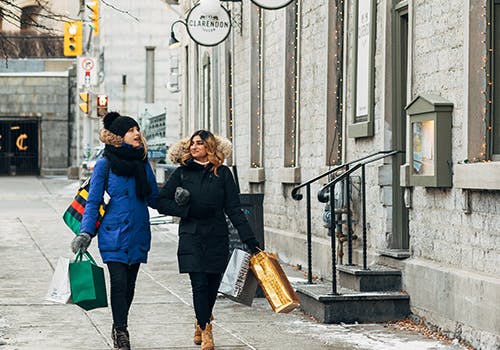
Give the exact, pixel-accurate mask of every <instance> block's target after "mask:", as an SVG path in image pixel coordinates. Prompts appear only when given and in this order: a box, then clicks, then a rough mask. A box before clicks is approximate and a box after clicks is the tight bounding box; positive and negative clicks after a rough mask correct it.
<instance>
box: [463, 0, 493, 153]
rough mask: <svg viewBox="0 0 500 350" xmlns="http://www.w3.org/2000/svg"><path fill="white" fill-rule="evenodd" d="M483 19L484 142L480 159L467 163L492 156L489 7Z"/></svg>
mask: <svg viewBox="0 0 500 350" xmlns="http://www.w3.org/2000/svg"><path fill="white" fill-rule="evenodd" d="M482 17H483V18H484V23H485V30H484V31H483V32H481V35H482V36H483V40H482V41H481V42H482V43H483V44H484V46H485V50H486V52H485V54H484V55H483V56H482V66H481V70H482V71H483V72H484V74H485V78H486V81H485V87H484V89H483V90H481V93H482V94H483V95H484V101H485V104H484V107H483V115H482V121H483V125H484V133H483V140H482V142H481V150H480V152H479V157H474V158H472V159H468V160H467V162H486V161H488V160H489V158H490V155H491V141H492V140H491V134H492V132H493V125H492V117H491V113H492V108H493V98H492V96H493V81H492V68H493V67H492V63H493V47H492V40H491V34H492V32H491V30H492V26H491V20H492V19H491V11H489V9H488V6H486V5H483V13H482Z"/></svg>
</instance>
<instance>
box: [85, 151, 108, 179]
mask: <svg viewBox="0 0 500 350" xmlns="http://www.w3.org/2000/svg"><path fill="white" fill-rule="evenodd" d="M103 153H104V147H96V148H95V149H94V152H92V154H91V155H90V157H89V159H88V160H84V161H83V162H82V165H81V171H80V178H81V179H86V178H88V177H90V175H92V172H93V171H94V167H95V163H96V162H97V161H98V160H99V158H101V157H102V154H103Z"/></svg>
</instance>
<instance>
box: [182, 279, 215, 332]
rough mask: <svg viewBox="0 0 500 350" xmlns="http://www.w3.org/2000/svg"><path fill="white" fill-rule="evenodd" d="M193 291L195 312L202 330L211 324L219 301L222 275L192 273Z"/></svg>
mask: <svg viewBox="0 0 500 350" xmlns="http://www.w3.org/2000/svg"><path fill="white" fill-rule="evenodd" d="M189 278H190V279H191V288H192V290H193V304H194V312H195V313H196V320H197V321H198V324H199V325H200V327H201V328H202V329H205V325H206V324H207V323H210V316H211V315H212V310H213V308H214V305H215V300H216V299H217V290H218V289H219V285H220V281H221V279H222V274H221V273H205V272H190V273H189Z"/></svg>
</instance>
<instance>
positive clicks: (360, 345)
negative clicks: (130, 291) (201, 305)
mask: <svg viewBox="0 0 500 350" xmlns="http://www.w3.org/2000/svg"><path fill="white" fill-rule="evenodd" d="M77 187H78V184H77V183H76V182H75V181H71V180H67V179H65V178H35V177H0V264H1V266H2V268H1V269H0V350H15V349H16V350H21V349H23V350H24V349H50V350H56V349H57V350H59V349H61V350H64V349H91V350H101V349H103V350H104V349H112V343H111V341H110V333H111V323H112V322H111V310H110V308H107V309H97V310H92V311H89V312H85V311H83V310H82V309H80V308H79V307H78V306H76V305H61V304H54V303H51V302H48V301H45V300H44V297H45V293H46V291H47V286H48V283H49V281H50V279H51V277H52V273H53V269H54V267H55V264H56V262H57V259H58V257H59V256H66V257H71V256H72V253H71V251H70V249H69V244H70V242H71V239H72V237H73V234H72V233H71V232H70V231H69V229H67V228H66V227H65V225H64V223H63V222H62V220H61V215H62V213H63V211H64V209H65V208H66V206H67V205H68V203H69V202H70V200H71V198H72V196H73V194H74V193H75V191H76V188H77ZM153 214H154V211H153ZM152 228H153V242H152V249H151V252H150V255H149V263H148V264H146V265H142V267H141V271H140V272H139V277H138V280H137V289H136V296H135V300H134V304H133V305H132V309H131V312H130V317H129V331H130V334H131V343H132V348H133V349H135V350H139V349H150V350H153V349H199V346H195V345H194V344H193V343H192V335H193V334H192V333H193V322H194V312H193V308H192V306H191V292H190V284H189V279H188V277H187V275H184V274H182V275H181V274H179V273H178V270H177V259H176V249H177V225H175V224H159V225H153V226H152ZM96 246H97V244H96V242H92V245H91V248H90V252H91V254H92V255H93V256H94V258H96V260H97V261H98V263H99V264H102V263H101V261H100V259H99V253H98V251H97V247H96ZM278 253H279V252H278ZM286 271H287V273H288V274H289V276H290V278H291V279H292V280H294V281H296V280H298V279H300V278H303V275H302V272H300V271H293V270H292V269H287V270H286ZM106 273H107V271H106ZM106 278H108V277H107V276H106ZM108 288H109V283H108ZM108 292H109V291H108ZM214 316H215V322H214V338H215V344H216V349H221V350H223V349H227V350H228V349H259V350H261V349H269V350H279V349H312V350H315V349H384V350H386V349H394V350H396V349H398V350H400V349H408V350H410V349H411V350H415V349H464V348H462V347H460V346H459V345H446V344H444V343H440V342H438V341H436V340H430V339H426V338H424V337H423V336H421V335H419V334H417V333H415V332H410V331H403V330H400V329H399V328H397V327H396V326H394V325H388V324H354V325H325V324H320V323H317V322H315V321H314V320H313V319H311V318H310V317H308V316H307V315H305V314H303V313H302V312H301V311H300V310H295V311H293V312H292V313H290V314H275V313H274V312H273V311H272V309H271V307H270V306H269V304H268V303H267V301H266V300H265V299H263V298H258V299H255V301H254V305H253V306H252V307H246V306H243V305H239V304H236V303H234V302H232V301H230V300H227V299H224V298H222V297H220V298H219V299H218V301H217V304H216V306H215V310H214Z"/></svg>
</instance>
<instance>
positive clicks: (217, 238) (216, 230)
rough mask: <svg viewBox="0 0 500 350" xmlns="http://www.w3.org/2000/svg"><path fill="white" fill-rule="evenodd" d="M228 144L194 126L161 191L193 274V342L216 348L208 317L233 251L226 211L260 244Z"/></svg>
mask: <svg viewBox="0 0 500 350" xmlns="http://www.w3.org/2000/svg"><path fill="white" fill-rule="evenodd" d="M224 150H225V151H226V153H228V151H229V152H230V151H231V149H230V143H229V141H227V140H223V139H221V138H220V137H217V138H216V137H215V136H214V135H213V134H212V133H211V132H209V131H206V130H199V131H196V132H195V133H194V134H193V135H192V136H191V137H190V138H189V139H187V140H183V141H181V142H180V143H179V144H177V145H175V146H174V147H172V148H171V150H170V151H169V157H170V159H171V160H172V161H174V162H177V163H180V166H179V167H178V168H177V169H176V170H175V171H174V172H173V173H172V175H171V176H170V178H169V179H168V181H167V183H166V184H165V186H164V187H163V189H162V190H161V191H160V194H159V196H158V200H157V207H158V211H159V212H160V213H162V214H166V215H172V216H178V217H180V218H181V221H180V224H179V246H178V250H177V258H178V262H179V271H180V272H181V273H189V277H190V280H191V287H192V291H193V304H194V309H195V313H196V320H197V322H196V329H195V335H194V342H195V344H198V345H199V344H201V349H202V350H212V349H214V344H213V336H212V327H211V325H210V319H211V315H212V309H213V307H214V305H215V300H216V298H217V290H218V289H219V285H220V281H221V279H222V275H223V273H224V270H225V269H226V265H227V262H228V255H229V231H228V227H227V222H226V218H225V215H224V214H226V215H227V216H228V217H229V219H230V220H231V222H232V224H233V225H234V227H235V228H236V229H237V230H238V233H239V235H240V238H241V240H242V241H243V242H244V243H246V244H247V245H248V246H249V247H250V249H251V250H252V251H253V252H257V251H258V249H259V243H258V242H257V240H256V239H255V236H254V234H253V232H252V230H251V228H250V225H249V224H248V221H247V219H246V217H245V215H244V214H243V212H242V210H241V204H240V200H239V196H238V191H237V188H236V184H235V182H234V178H233V175H232V173H231V171H230V170H229V168H228V167H227V166H225V165H223V164H222V163H223V162H224V158H225V157H224V153H223V151H224Z"/></svg>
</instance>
